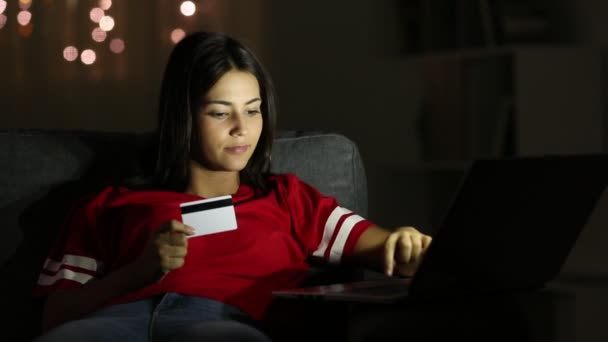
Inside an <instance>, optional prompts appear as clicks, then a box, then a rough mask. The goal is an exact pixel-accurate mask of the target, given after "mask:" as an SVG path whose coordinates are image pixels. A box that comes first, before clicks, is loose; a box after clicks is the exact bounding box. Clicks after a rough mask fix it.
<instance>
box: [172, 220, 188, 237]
mask: <svg viewBox="0 0 608 342" xmlns="http://www.w3.org/2000/svg"><path fill="white" fill-rule="evenodd" d="M169 227H170V231H171V232H172V233H183V234H186V235H192V234H194V228H192V227H190V226H188V225H186V224H184V223H182V222H180V221H177V220H171V221H169Z"/></svg>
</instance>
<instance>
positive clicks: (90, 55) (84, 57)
mask: <svg viewBox="0 0 608 342" xmlns="http://www.w3.org/2000/svg"><path fill="white" fill-rule="evenodd" d="M95 59H97V56H96V55H95V51H93V50H91V49H86V50H84V51H82V53H81V54H80V60H81V61H82V63H84V64H86V65H91V64H93V63H95Z"/></svg>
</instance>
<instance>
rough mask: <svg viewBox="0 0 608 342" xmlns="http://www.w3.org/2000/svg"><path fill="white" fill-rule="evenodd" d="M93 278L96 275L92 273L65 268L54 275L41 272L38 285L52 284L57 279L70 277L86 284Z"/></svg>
mask: <svg viewBox="0 0 608 342" xmlns="http://www.w3.org/2000/svg"><path fill="white" fill-rule="evenodd" d="M93 278H94V277H93V276H92V275H89V274H86V273H80V272H74V271H72V270H69V269H67V268H64V269H62V270H61V271H59V272H57V273H56V274H55V275H52V276H50V275H47V274H44V273H41V274H40V277H39V278H38V285H41V286H48V285H52V284H54V283H55V282H56V281H57V280H60V279H69V280H73V281H76V282H79V283H81V284H84V283H86V282H88V281H89V280H91V279H93Z"/></svg>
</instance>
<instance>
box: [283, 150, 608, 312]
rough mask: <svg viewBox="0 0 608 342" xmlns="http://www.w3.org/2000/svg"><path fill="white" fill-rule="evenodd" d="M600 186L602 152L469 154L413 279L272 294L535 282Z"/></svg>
mask: <svg viewBox="0 0 608 342" xmlns="http://www.w3.org/2000/svg"><path fill="white" fill-rule="evenodd" d="M607 185H608V154H606V155H604V154H585V155H551V156H534V157H510V158H496V159H477V160H473V161H472V162H471V163H470V165H469V167H468V169H467V170H466V172H465V175H464V177H463V178H462V179H461V182H460V184H459V187H458V189H457V191H456V192H455V194H454V195H453V197H452V199H451V202H450V205H449V207H448V210H447V212H446V213H445V215H444V216H443V218H442V221H441V224H440V226H439V227H438V230H437V233H436V234H435V235H434V236H433V243H432V244H431V246H430V247H429V249H428V250H427V252H426V255H425V257H424V259H423V260H422V262H421V264H420V266H419V268H418V270H417V272H416V274H415V275H414V276H413V277H412V278H399V277H392V278H389V277H386V278H380V279H370V280H363V281H358V282H352V283H340V284H329V285H321V286H314V287H304V288H296V289H288V290H281V291H275V292H273V295H274V296H275V297H279V298H300V299H315V300H343V301H344V300H345V301H354V302H377V303H392V302H397V301H401V300H404V299H406V298H409V297H412V296H452V295H455V294H456V295H466V294H500V293H513V292H516V291H533V290H538V289H542V288H544V287H545V286H546V284H547V283H548V282H549V281H551V280H553V279H554V278H555V277H556V276H557V275H558V273H559V272H560V270H561V268H562V266H563V264H564V263H565V261H566V259H567V257H568V255H569V253H570V251H571V250H572V248H573V247H574V244H575V243H576V240H577V238H578V236H579V234H580V232H581V230H582V229H583V227H584V226H585V224H586V222H587V220H588V219H589V217H590V215H591V213H592V211H593V210H594V208H595V207H596V204H597V203H598V201H599V199H600V197H601V196H602V193H603V192H604V190H605V188H606V186H607Z"/></svg>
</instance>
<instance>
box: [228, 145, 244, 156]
mask: <svg viewBox="0 0 608 342" xmlns="http://www.w3.org/2000/svg"><path fill="white" fill-rule="evenodd" d="M248 149H249V145H238V146H230V147H226V151H228V153H232V154H243V153H245V152H247V150H248Z"/></svg>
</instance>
